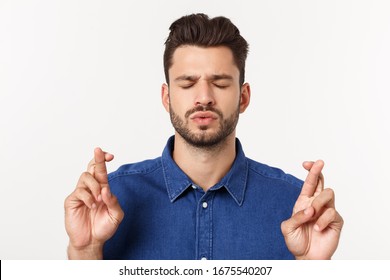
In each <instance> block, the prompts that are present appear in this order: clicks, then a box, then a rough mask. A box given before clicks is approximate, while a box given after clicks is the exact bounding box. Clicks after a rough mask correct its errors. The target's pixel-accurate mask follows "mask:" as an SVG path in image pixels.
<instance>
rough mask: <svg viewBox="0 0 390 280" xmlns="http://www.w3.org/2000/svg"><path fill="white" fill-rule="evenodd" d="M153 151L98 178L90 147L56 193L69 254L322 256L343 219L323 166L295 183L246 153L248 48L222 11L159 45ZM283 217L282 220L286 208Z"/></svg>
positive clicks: (183, 26)
mask: <svg viewBox="0 0 390 280" xmlns="http://www.w3.org/2000/svg"><path fill="white" fill-rule="evenodd" d="M165 45H166V48H165V53H164V69H165V76H166V84H163V85H162V94H161V96H162V103H163V105H164V107H165V109H166V111H167V112H169V114H170V117H171V122H172V124H173V126H174V128H175V135H174V136H173V137H171V138H170V139H169V140H168V143H167V146H166V148H165V149H164V151H163V154H162V156H161V157H159V158H157V159H154V160H147V161H144V162H140V163H135V164H128V165H124V166H122V167H120V168H119V169H118V170H117V171H116V172H113V173H111V174H109V175H107V169H106V162H109V161H111V160H112V159H113V155H111V154H109V153H105V152H103V151H102V150H101V149H100V148H96V149H95V151H94V159H93V160H92V161H91V162H90V163H89V165H88V170H87V172H85V173H83V174H82V175H81V177H80V180H79V182H78V184H77V187H76V189H75V191H74V192H73V193H72V194H71V195H70V196H68V198H67V199H66V200H65V214H66V215H65V216H66V218H65V224H66V230H67V233H68V235H69V247H68V256H69V258H70V259H76V258H77V259H101V258H105V259H292V258H296V259H330V258H331V256H332V255H333V253H334V252H335V250H336V248H337V245H338V241H339V238H340V232H341V229H342V226H343V219H342V218H341V216H340V215H339V213H338V212H337V211H336V209H335V204H334V193H333V191H332V190H331V189H324V179H323V176H322V173H321V171H322V168H323V166H324V163H323V162H322V161H321V160H319V161H316V162H304V164H303V167H304V168H305V169H306V170H308V171H309V173H308V175H307V178H306V180H305V182H302V181H300V180H298V179H296V178H294V177H293V176H291V175H287V174H285V173H284V172H282V171H281V170H279V169H277V168H272V167H269V166H266V165H263V164H261V163H258V162H255V161H253V160H250V159H248V158H246V157H245V155H244V152H243V150H242V147H241V144H240V142H239V140H238V139H237V138H236V136H235V132H236V125H237V122H238V118H239V114H240V113H243V112H244V111H245V109H246V108H247V107H248V105H249V101H250V95H251V92H250V86H249V84H248V83H244V79H245V77H244V76H245V60H246V56H247V52H248V44H247V42H246V41H245V39H244V38H243V37H242V36H241V35H240V33H239V30H238V29H237V28H236V26H234V25H233V24H232V23H231V22H230V20H228V19H227V18H224V17H217V18H213V19H209V18H208V17H207V16H206V15H204V14H195V15H189V16H184V17H182V18H180V19H178V20H177V21H175V22H174V23H173V24H172V25H171V27H170V34H169V37H168V39H167V41H166V43H165ZM291 213H292V215H291Z"/></svg>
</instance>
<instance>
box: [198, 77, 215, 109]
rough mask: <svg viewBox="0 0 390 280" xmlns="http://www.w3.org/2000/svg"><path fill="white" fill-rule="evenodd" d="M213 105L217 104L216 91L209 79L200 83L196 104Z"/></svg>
mask: <svg viewBox="0 0 390 280" xmlns="http://www.w3.org/2000/svg"><path fill="white" fill-rule="evenodd" d="M199 105H203V106H213V105H215V99H214V92H213V89H212V87H211V85H210V84H209V83H208V82H207V81H201V82H200V83H199V87H198V91H197V93H196V98H195V106H199Z"/></svg>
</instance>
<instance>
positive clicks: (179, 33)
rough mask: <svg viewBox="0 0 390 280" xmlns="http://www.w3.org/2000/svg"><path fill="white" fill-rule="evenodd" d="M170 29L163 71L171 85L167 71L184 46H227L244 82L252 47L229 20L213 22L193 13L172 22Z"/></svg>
mask: <svg viewBox="0 0 390 280" xmlns="http://www.w3.org/2000/svg"><path fill="white" fill-rule="evenodd" d="M169 30H170V33H169V36H168V38H167V40H166V41H165V51H164V72H165V80H166V82H167V83H169V75H168V70H169V68H170V67H171V66H172V57H173V53H174V52H175V50H176V49H177V48H178V47H180V46H182V45H193V46H200V47H216V46H225V47H228V48H229V49H230V50H231V51H232V52H233V58H234V62H235V64H236V65H237V67H238V70H239V71H240V85H242V84H243V83H244V81H245V60H246V57H247V54H248V49H249V47H248V43H247V42H246V40H245V39H244V38H243V37H242V36H241V35H240V31H239V30H238V28H237V27H236V26H235V25H234V24H233V23H232V22H231V21H230V20H229V19H228V18H225V17H215V18H211V19H210V18H209V17H208V16H207V15H205V14H191V15H187V16H183V17H181V18H179V19H178V20H176V21H175V22H173V23H172V24H171V26H170V27H169Z"/></svg>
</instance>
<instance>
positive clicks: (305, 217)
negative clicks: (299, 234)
mask: <svg viewBox="0 0 390 280" xmlns="http://www.w3.org/2000/svg"><path fill="white" fill-rule="evenodd" d="M313 215H314V208H313V207H308V208H306V209H305V210H302V211H299V212H297V213H296V214H294V215H292V216H291V218H290V219H288V220H285V221H283V222H282V225H281V229H282V233H283V235H284V236H286V235H288V234H290V233H291V232H293V231H295V230H296V229H297V228H299V227H300V226H301V225H303V224H304V223H306V222H308V221H309V220H310V219H311V218H312V217H313Z"/></svg>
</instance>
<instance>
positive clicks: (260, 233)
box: [103, 137, 303, 259]
mask: <svg viewBox="0 0 390 280" xmlns="http://www.w3.org/2000/svg"><path fill="white" fill-rule="evenodd" d="M173 144H174V137H171V138H170V139H169V140H168V143H167V145H166V147H165V149H164V151H163V154H162V156H161V157H159V158H156V159H153V160H146V161H143V162H140V163H134V164H127V165H123V166H121V167H120V168H119V169H118V170H117V171H115V172H113V173H110V174H109V176H108V179H109V185H110V187H111V191H112V193H114V194H115V195H116V196H117V197H118V200H119V203H120V205H121V207H122V209H123V211H124V213H125V217H124V219H123V221H122V223H121V224H120V226H119V228H118V230H117V232H116V233H115V235H114V236H113V237H112V238H111V239H110V240H108V241H107V242H106V244H105V246H104V251H103V256H104V258H105V259H205V258H207V259H292V258H293V256H292V254H291V253H290V252H289V251H288V249H287V247H286V244H285V241H284V238H283V235H282V233H281V230H280V224H281V223H282V221H283V220H285V219H288V218H289V217H290V216H291V213H292V208H293V206H294V203H295V201H296V199H297V197H298V195H299V193H300V190H301V186H302V184H303V182H302V181H301V180H298V179H296V178H295V177H293V176H291V175H288V174H285V173H284V172H283V171H281V170H280V169H277V168H273V167H269V166H267V165H264V164H261V163H258V162H255V161H253V160H251V159H248V158H246V157H245V155H244V152H243V150H242V147H241V144H240V142H239V140H238V139H236V158H235V160H234V163H233V165H232V167H231V169H230V171H229V172H228V173H227V174H226V176H225V177H223V178H222V180H221V181H220V182H219V183H218V184H216V185H215V186H213V187H212V188H210V189H209V190H208V191H207V192H204V191H203V190H202V189H201V188H200V187H198V186H196V185H195V184H194V183H193V182H192V181H191V179H190V178H189V177H188V176H187V175H186V174H185V173H184V172H183V171H182V170H181V169H180V168H179V167H178V166H177V165H176V163H175V162H174V160H173V158H172V151H173ZM194 164H196V162H194Z"/></svg>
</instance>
